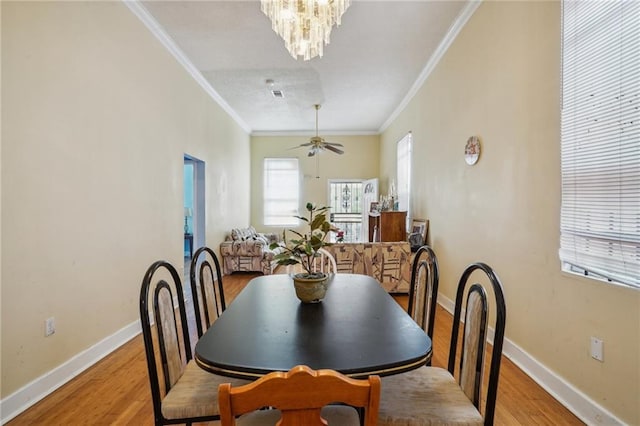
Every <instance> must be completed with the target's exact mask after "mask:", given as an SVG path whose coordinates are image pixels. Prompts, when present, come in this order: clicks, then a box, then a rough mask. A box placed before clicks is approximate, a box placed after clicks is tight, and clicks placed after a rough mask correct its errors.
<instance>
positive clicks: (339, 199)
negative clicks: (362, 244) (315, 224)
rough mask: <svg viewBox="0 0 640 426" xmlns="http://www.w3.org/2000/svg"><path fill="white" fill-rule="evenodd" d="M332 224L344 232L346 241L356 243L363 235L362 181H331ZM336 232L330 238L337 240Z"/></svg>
mask: <svg viewBox="0 0 640 426" xmlns="http://www.w3.org/2000/svg"><path fill="white" fill-rule="evenodd" d="M329 207H331V209H330V210H329V213H330V214H331V224H332V225H334V226H335V227H337V228H339V229H340V230H341V231H343V232H344V236H343V241H344V242H345V243H356V242H358V241H360V240H361V238H360V237H361V236H362V182H361V181H344V180H340V181H338V180H330V181H329ZM335 237H336V236H335V234H333V233H332V234H330V238H331V239H332V242H333V240H335Z"/></svg>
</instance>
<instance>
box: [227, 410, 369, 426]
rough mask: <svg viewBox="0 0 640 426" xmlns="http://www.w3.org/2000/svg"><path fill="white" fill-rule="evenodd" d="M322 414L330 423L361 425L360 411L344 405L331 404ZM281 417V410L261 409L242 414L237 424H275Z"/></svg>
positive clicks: (252, 425) (338, 425)
mask: <svg viewBox="0 0 640 426" xmlns="http://www.w3.org/2000/svg"><path fill="white" fill-rule="evenodd" d="M321 416H322V418H323V419H325V420H326V421H327V423H328V424H329V425H336V426H351V425H353V426H360V418H359V417H358V412H357V411H356V410H355V409H354V408H352V407H347V406H344V405H331V406H327V407H324V408H322V412H321ZM279 419H280V410H260V411H253V412H251V413H248V414H245V415H242V416H240V417H239V418H238V419H237V421H236V424H237V426H274V425H275V424H276V423H277V421H278V420H279Z"/></svg>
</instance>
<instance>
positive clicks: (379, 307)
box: [195, 273, 431, 380]
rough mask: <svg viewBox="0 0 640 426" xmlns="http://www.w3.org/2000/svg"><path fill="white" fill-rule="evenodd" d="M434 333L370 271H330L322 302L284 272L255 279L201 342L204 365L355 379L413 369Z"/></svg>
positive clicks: (198, 350) (238, 371)
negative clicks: (310, 298)
mask: <svg viewBox="0 0 640 426" xmlns="http://www.w3.org/2000/svg"><path fill="white" fill-rule="evenodd" d="M430 358H431V339H430V338H429V337H428V336H427V335H426V333H425V332H424V330H423V329H422V328H421V327H419V326H418V325H417V324H416V323H415V321H413V319H412V318H411V317H410V316H409V315H408V314H407V312H406V311H405V310H404V309H402V307H401V306H400V305H399V304H398V303H397V302H396V301H395V300H394V299H393V297H391V295H390V294H389V293H387V292H386V291H385V290H384V289H383V288H382V286H381V285H380V283H379V282H378V281H376V280H375V279H374V278H372V277H370V276H368V275H359V274H340V273H338V274H330V275H329V279H328V281H327V292H326V295H325V297H324V299H323V300H322V301H320V302H318V303H302V302H300V301H299V300H298V299H297V297H296V295H295V290H294V286H293V281H292V278H291V277H290V276H289V275H286V274H276V275H265V276H260V277H256V278H253V279H252V280H251V281H250V282H249V283H248V284H247V286H246V287H245V288H244V289H243V290H242V291H241V292H240V293H239V294H238V296H237V297H236V298H235V299H234V300H233V302H232V303H231V304H230V305H229V306H228V307H227V309H226V310H225V311H224V312H223V313H222V314H221V315H220V317H219V318H218V319H216V321H214V323H213V324H212V325H211V327H210V328H209V329H208V330H207V331H206V332H205V333H204V334H203V335H202V337H201V338H200V339H199V340H198V342H197V343H196V346H195V361H196V363H197V364H198V365H199V366H200V367H201V368H203V369H205V370H207V371H210V372H212V373H216V374H221V375H225V376H230V377H238V378H245V379H251V380H253V379H256V378H258V377H261V376H263V375H265V374H267V373H270V372H273V371H288V370H289V369H291V368H292V367H294V366H296V365H301V364H302V365H307V366H309V367H310V368H312V369H332V370H336V371H338V372H340V373H342V374H345V375H347V376H350V377H353V378H364V377H367V376H369V375H371V374H377V375H380V376H386V375H392V374H397V373H401V372H404V371H409V370H412V369H415V368H418V367H420V366H423V365H425V364H426V363H427V362H428V361H429V360H430Z"/></svg>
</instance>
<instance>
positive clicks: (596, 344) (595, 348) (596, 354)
mask: <svg viewBox="0 0 640 426" xmlns="http://www.w3.org/2000/svg"><path fill="white" fill-rule="evenodd" d="M591 358H593V359H597V360H598V361H600V362H604V342H603V341H602V339H598V338H597V337H591Z"/></svg>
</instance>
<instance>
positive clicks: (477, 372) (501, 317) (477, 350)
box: [448, 263, 507, 425]
mask: <svg viewBox="0 0 640 426" xmlns="http://www.w3.org/2000/svg"><path fill="white" fill-rule="evenodd" d="M474 271H481V272H484V274H485V275H486V278H487V279H488V281H489V285H486V284H480V283H478V282H476V283H471V282H470V280H469V278H470V276H471V274H472V273H473V272H474ZM486 287H490V288H491V290H492V293H493V296H494V302H495V308H496V314H495V323H494V337H493V352H492V354H491V366H490V370H489V380H488V385H487V396H486V399H485V404H484V423H485V424H486V425H490V424H493V418H494V414H495V405H496V396H497V392H498V378H499V374H500V360H501V358H502V343H503V340H504V330H505V323H506V317H507V308H506V305H505V300H504V293H503V290H502V284H501V283H500V280H499V279H498V276H497V275H496V274H495V273H494V272H493V269H491V267H490V266H489V265H487V264H485V263H473V264H471V265H469V266H468V267H467V268H466V269H465V270H464V272H463V273H462V276H461V277H460V281H459V282H458V290H457V293H456V304H455V310H454V314H453V328H452V330H451V346H450V349H449V365H448V370H449V372H450V373H451V374H452V375H453V374H454V370H455V368H456V365H455V359H456V353H457V345H458V330H459V328H460V327H461V324H460V317H461V315H462V308H463V306H462V305H463V302H465V301H466V304H465V306H464V309H465V313H464V325H463V326H464V332H463V336H462V348H461V350H460V363H459V375H458V380H459V383H460V387H461V388H462V390H463V391H464V393H465V394H466V395H467V396H468V397H469V399H470V400H471V401H472V402H473V404H474V405H475V406H476V408H477V409H478V411H480V410H481V408H480V407H481V395H480V393H481V392H480V390H481V388H482V380H483V375H484V363H485V352H486V347H487V328H488V322H489V317H490V315H489V303H488V300H487V291H486V290H485V288H486Z"/></svg>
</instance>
